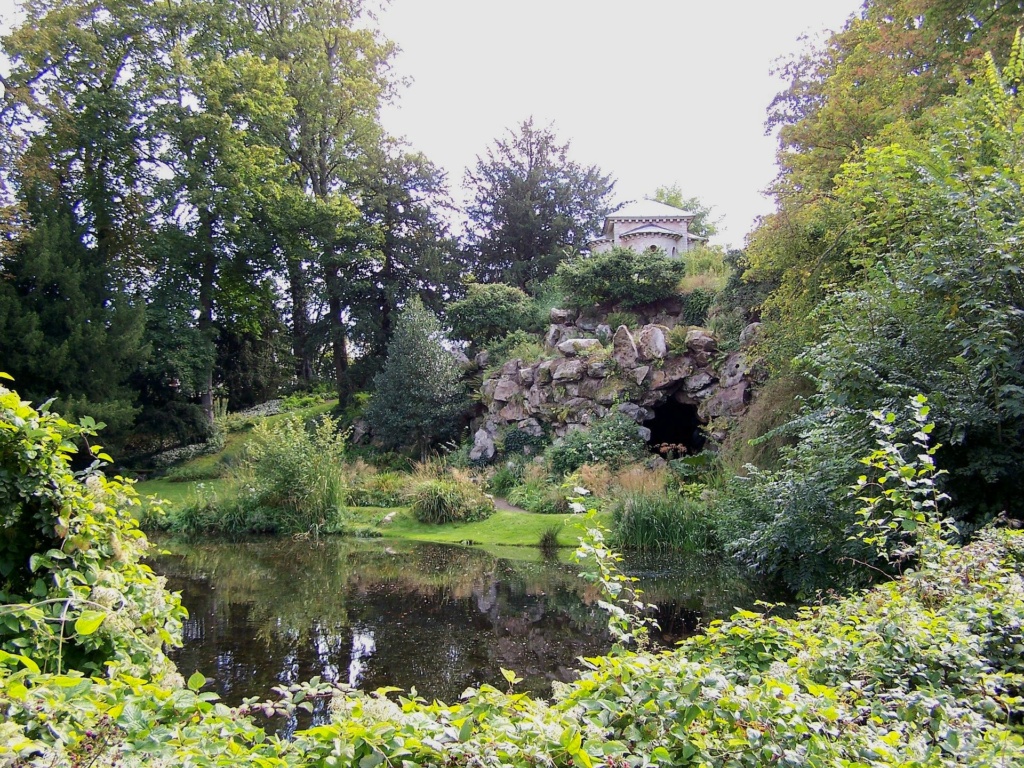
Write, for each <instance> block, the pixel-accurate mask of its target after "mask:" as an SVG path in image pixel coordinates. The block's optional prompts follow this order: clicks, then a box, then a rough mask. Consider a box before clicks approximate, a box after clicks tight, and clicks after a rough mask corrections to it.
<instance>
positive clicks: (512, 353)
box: [485, 330, 545, 370]
mask: <svg viewBox="0 0 1024 768" xmlns="http://www.w3.org/2000/svg"><path fill="white" fill-rule="evenodd" d="M485 348H486V350H487V352H488V354H489V355H490V362H489V363H488V365H487V368H488V369H489V370H494V369H497V368H499V367H500V366H501V365H503V364H504V363H506V362H507V361H509V360H514V359H516V358H519V359H520V360H540V359H541V358H543V357H544V354H545V350H544V343H543V341H542V340H541V338H540V336H538V335H537V334H535V333H527V332H526V331H522V330H519V331H512V333H509V334H506V335H505V336H503V337H501V338H499V339H494V340H493V341H491V343H490V344H488V345H487V346H486V347H485Z"/></svg>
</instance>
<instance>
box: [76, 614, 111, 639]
mask: <svg viewBox="0 0 1024 768" xmlns="http://www.w3.org/2000/svg"><path fill="white" fill-rule="evenodd" d="M105 618H107V614H105V613H104V612H103V611H82V615H81V616H79V617H78V619H76V620H75V634H78V635H82V636H86V635H91V634H92V633H93V632H95V631H96V630H97V629H99V628H100V624H102V623H103V620H104V619H105Z"/></svg>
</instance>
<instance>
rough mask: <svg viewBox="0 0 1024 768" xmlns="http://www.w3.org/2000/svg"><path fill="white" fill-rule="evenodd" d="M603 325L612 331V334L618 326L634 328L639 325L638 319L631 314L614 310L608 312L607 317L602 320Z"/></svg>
mask: <svg viewBox="0 0 1024 768" xmlns="http://www.w3.org/2000/svg"><path fill="white" fill-rule="evenodd" d="M604 322H605V324H606V325H607V326H608V327H609V328H611V329H612V333H615V331H616V329H617V328H618V327H619V326H620V325H624V326H626V327H627V328H636V327H638V326H639V325H640V318H638V317H637V316H636V315H634V314H633V313H632V312H622V311H619V310H616V311H615V312H609V313H608V316H607V317H606V318H605V319H604Z"/></svg>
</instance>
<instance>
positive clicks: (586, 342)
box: [555, 339, 601, 357]
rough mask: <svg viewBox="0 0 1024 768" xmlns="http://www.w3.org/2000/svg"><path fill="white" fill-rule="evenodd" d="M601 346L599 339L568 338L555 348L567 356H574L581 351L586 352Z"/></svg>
mask: <svg viewBox="0 0 1024 768" xmlns="http://www.w3.org/2000/svg"><path fill="white" fill-rule="evenodd" d="M599 346H601V342H600V341H598V340H597V339H566V340H565V341H563V342H560V343H559V344H558V345H557V346H556V347H555V348H556V349H557V350H558V351H559V352H561V353H562V354H563V355H565V356H566V357H572V356H573V355H577V354H579V353H580V352H586V351H587V350H591V349H593V348H594V347H599Z"/></svg>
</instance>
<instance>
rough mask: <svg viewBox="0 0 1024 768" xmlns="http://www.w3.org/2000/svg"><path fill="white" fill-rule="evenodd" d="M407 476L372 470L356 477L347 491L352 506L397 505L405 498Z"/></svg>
mask: <svg viewBox="0 0 1024 768" xmlns="http://www.w3.org/2000/svg"><path fill="white" fill-rule="evenodd" d="M406 484H407V477H406V476H405V475H403V474H401V473H399V472H373V473H371V474H367V475H363V476H361V477H357V478H356V480H355V482H354V483H353V485H352V487H351V488H349V492H348V504H349V505H350V506H353V507H398V506H401V505H402V502H403V501H404V500H405V488H406Z"/></svg>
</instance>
